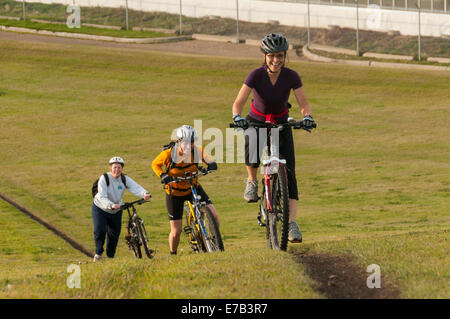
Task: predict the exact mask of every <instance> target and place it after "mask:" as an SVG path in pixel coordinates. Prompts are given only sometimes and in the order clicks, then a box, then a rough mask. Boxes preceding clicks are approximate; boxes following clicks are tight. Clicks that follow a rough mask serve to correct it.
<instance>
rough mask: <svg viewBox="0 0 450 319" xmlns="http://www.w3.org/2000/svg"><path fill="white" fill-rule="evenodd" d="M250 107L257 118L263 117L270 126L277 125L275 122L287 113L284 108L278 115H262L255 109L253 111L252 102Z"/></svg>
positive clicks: (287, 110)
mask: <svg viewBox="0 0 450 319" xmlns="http://www.w3.org/2000/svg"><path fill="white" fill-rule="evenodd" d="M250 107H251V108H252V111H253V113H255V114H256V115H259V116H264V118H265V119H266V122H269V123H272V124H277V121H276V119H277V118H279V117H282V116H284V115H286V114H288V113H289V109H288V108H286V110H284V111H283V112H282V113H280V114H264V113H261V112H259V111H258V110H257V109H255V107H254V106H253V101H252V104H251V105H250Z"/></svg>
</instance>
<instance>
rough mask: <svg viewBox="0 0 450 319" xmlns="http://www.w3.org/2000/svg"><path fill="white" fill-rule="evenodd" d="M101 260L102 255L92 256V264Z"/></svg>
mask: <svg viewBox="0 0 450 319" xmlns="http://www.w3.org/2000/svg"><path fill="white" fill-rule="evenodd" d="M101 259H102V255H97V254H95V255H94V260H93V262H97V261H100V260H101Z"/></svg>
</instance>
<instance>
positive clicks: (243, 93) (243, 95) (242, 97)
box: [233, 84, 252, 115]
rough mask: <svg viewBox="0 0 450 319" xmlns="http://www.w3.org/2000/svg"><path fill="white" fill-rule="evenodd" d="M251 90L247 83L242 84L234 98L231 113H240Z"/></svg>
mask: <svg viewBox="0 0 450 319" xmlns="http://www.w3.org/2000/svg"><path fill="white" fill-rule="evenodd" d="M251 92H252V89H251V88H250V87H249V86H248V85H247V84H243V85H242V87H241V89H240V90H239V93H238V95H237V97H236V100H235V101H234V103H233V115H234V114H241V112H242V109H243V108H244V105H245V103H246V102H247V100H248V97H249V96H250V93H251Z"/></svg>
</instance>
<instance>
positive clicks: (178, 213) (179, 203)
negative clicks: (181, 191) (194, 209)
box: [166, 184, 212, 220]
mask: <svg viewBox="0 0 450 319" xmlns="http://www.w3.org/2000/svg"><path fill="white" fill-rule="evenodd" d="M197 192H198V195H200V196H201V199H200V201H201V202H206V204H212V202H211V199H210V198H209V196H208V194H206V192H205V190H204V189H203V187H202V186H201V185H200V184H199V185H198V187H197ZM185 201H190V202H191V203H192V194H191V193H190V194H187V195H184V196H174V195H168V194H167V193H166V207H167V213H168V215H169V220H180V219H183V206H184V202H185Z"/></svg>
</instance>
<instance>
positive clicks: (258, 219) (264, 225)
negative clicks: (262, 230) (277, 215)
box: [256, 216, 266, 227]
mask: <svg viewBox="0 0 450 319" xmlns="http://www.w3.org/2000/svg"><path fill="white" fill-rule="evenodd" d="M256 220H257V221H258V225H259V226H260V227H266V224H265V223H263V222H262V221H261V216H258V217H256Z"/></svg>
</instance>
